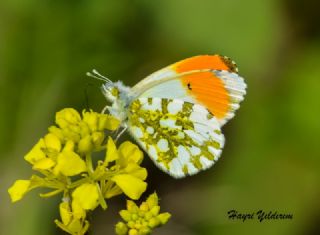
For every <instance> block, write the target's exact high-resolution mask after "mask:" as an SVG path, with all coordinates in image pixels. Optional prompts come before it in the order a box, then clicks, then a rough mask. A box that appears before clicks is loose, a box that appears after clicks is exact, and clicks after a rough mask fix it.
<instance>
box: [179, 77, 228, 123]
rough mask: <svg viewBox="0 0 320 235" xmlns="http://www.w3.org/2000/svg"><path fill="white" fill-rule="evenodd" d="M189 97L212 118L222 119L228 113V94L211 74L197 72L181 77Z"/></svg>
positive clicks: (219, 80) (219, 81) (221, 83)
mask: <svg viewBox="0 0 320 235" xmlns="http://www.w3.org/2000/svg"><path fill="white" fill-rule="evenodd" d="M182 82H183V84H184V85H185V86H186V87H188V91H189V93H190V95H191V96H193V97H195V98H196V100H197V101H198V102H199V103H201V104H203V105H204V106H205V107H206V108H207V109H208V110H209V111H210V112H211V113H212V114H213V115H214V116H216V117H217V118H218V119H222V118H224V117H225V115H226V114H227V113H228V111H229V105H230V100H229V94H228V91H227V90H226V88H225V85H224V84H223V82H222V80H221V79H219V78H218V77H216V76H215V74H214V73H212V72H199V73H193V74H189V75H185V76H183V77H182Z"/></svg>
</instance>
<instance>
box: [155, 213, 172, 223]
mask: <svg viewBox="0 0 320 235" xmlns="http://www.w3.org/2000/svg"><path fill="white" fill-rule="evenodd" d="M157 218H158V219H159V220H160V222H161V224H166V223H167V222H168V220H169V219H170V218H171V214H170V213H168V212H165V213H161V214H160V215H158V216H157Z"/></svg>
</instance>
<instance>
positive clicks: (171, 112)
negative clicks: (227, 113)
mask: <svg viewBox="0 0 320 235" xmlns="http://www.w3.org/2000/svg"><path fill="white" fill-rule="evenodd" d="M128 127H129V132H130V133H131V134H132V135H133V137H134V138H135V139H136V140H137V142H138V143H139V144H140V145H141V146H142V148H143V149H144V150H145V151H146V152H147V153H148V154H149V156H150V157H151V159H152V160H153V161H154V162H155V164H156V165H157V166H158V167H159V168H160V169H162V170H163V171H165V172H167V173H169V174H170V175H172V176H173V177H175V178H181V177H184V176H186V175H192V174H196V173H198V172H199V171H201V170H204V169H206V168H209V167H210V166H212V165H213V163H214V162H215V161H216V160H217V159H218V158H219V156H220V154H221V151H222V148H223V145H224V136H223V134H222V133H221V131H220V125H219V123H218V121H217V119H216V118H215V117H214V116H213V115H212V114H211V113H210V112H209V111H208V110H207V109H206V108H205V107H203V106H201V105H198V104H192V103H190V102H185V101H183V100H178V99H167V98H157V97H149V98H147V97H142V98H138V99H136V100H134V101H133V102H132V103H131V104H130V106H129V110H128Z"/></svg>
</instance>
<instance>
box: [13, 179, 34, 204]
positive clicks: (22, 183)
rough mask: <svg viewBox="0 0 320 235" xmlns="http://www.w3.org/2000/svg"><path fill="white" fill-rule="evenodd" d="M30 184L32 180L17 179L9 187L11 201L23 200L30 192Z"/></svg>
mask: <svg viewBox="0 0 320 235" xmlns="http://www.w3.org/2000/svg"><path fill="white" fill-rule="evenodd" d="M29 186H30V180H16V182H14V184H13V185H12V186H11V187H10V188H9V189H8V193H9V194H10V197H11V201H12V202H16V201H19V200H21V199H22V198H23V196H24V195H25V194H26V193H27V192H28V189H29Z"/></svg>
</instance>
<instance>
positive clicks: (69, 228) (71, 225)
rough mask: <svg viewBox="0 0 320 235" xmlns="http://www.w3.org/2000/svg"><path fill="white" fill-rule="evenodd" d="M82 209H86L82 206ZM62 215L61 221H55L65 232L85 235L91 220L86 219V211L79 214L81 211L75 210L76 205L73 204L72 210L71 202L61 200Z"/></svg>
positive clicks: (60, 209)
mask: <svg viewBox="0 0 320 235" xmlns="http://www.w3.org/2000/svg"><path fill="white" fill-rule="evenodd" d="M81 210H82V211H84V210H83V209H82V208H81ZM59 211H60V217H61V221H62V223H61V222H60V221H58V220H55V223H56V224H57V225H58V226H59V227H60V228H61V229H62V230H64V231H65V232H67V233H69V234H79V235H84V234H85V233H86V231H87V230H88V228H89V222H88V221H87V220H84V219H85V216H86V214H85V212H83V213H82V214H81V216H80V215H79V214H78V213H79V212H78V211H77V209H76V211H75V210H74V206H73V205H72V210H71V208H70V204H69V203H68V202H67V201H65V202H61V203H60V205H59Z"/></svg>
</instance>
